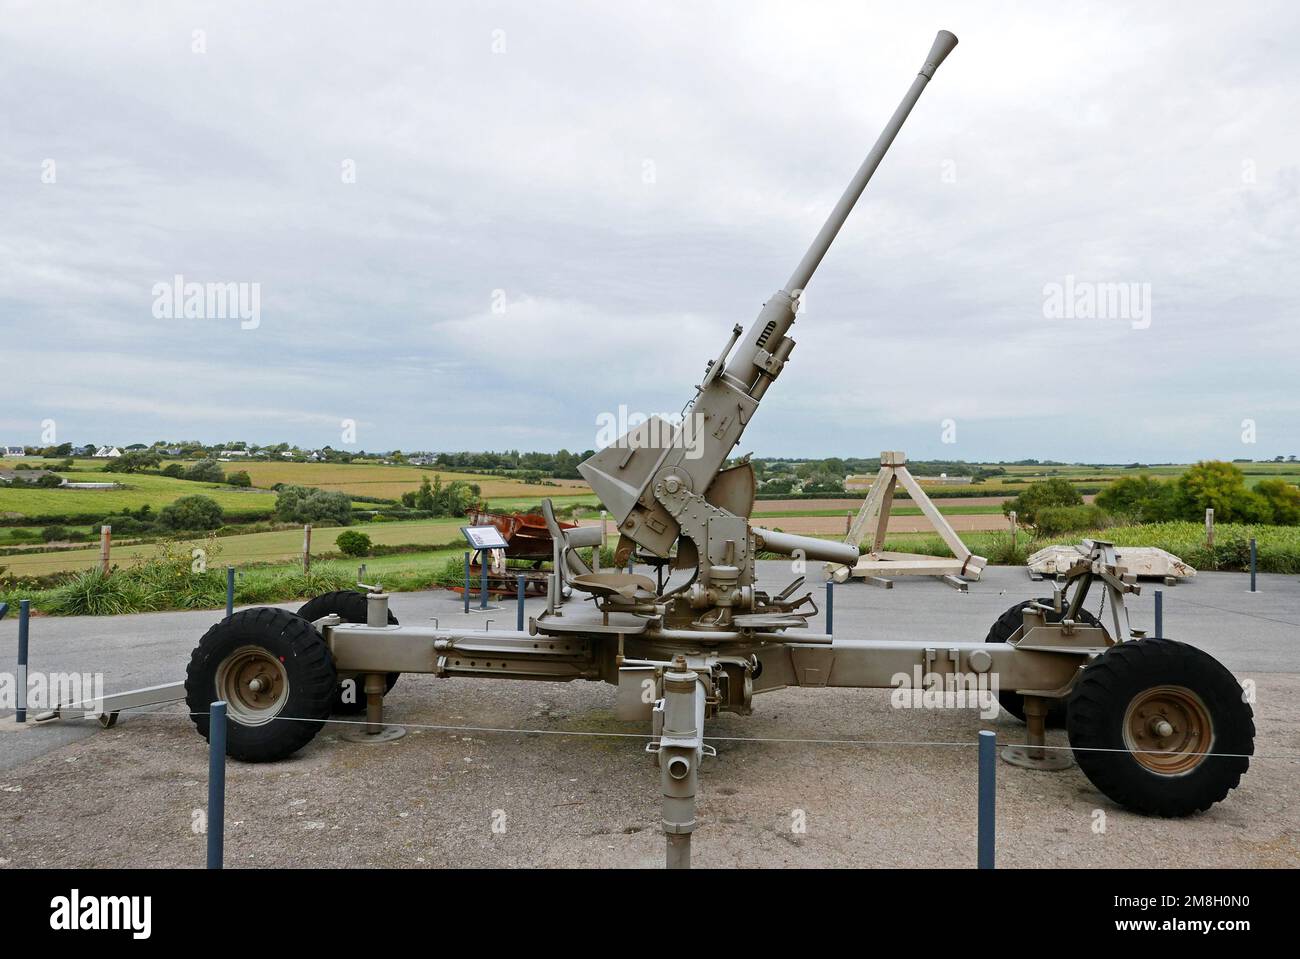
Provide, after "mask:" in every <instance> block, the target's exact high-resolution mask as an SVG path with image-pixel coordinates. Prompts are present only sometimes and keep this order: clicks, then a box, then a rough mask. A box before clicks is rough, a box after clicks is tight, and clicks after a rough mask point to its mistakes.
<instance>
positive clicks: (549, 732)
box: [71, 706, 1300, 762]
mask: <svg viewBox="0 0 1300 959" xmlns="http://www.w3.org/2000/svg"><path fill="white" fill-rule="evenodd" d="M137 709H138V710H140V711H139V712H133V715H137V716H140V717H142V718H144V717H149V718H157V719H180V718H182V717H193V716H209V715H211V714H210V713H209V712H207V711H206V710H204V711H199V712H190V711H183V712H182V711H178V710H170V711H167V712H163V711H161V710H158V709H154V708H152V707H149V706H141V707H128V708H127V709H123V710H120V712H128V711H134V710H137ZM146 710H147V711H146ZM71 718H74V719H76V718H80V719H86V718H91V717H71ZM275 718H276V719H277V720H280V719H282V720H284V721H286V722H301V723H325V724H328V725H338V726H369V725H371V723H370V722H369V721H367V720H364V719H334V718H333V717H331V718H329V719H310V718H307V717H304V716H277V717H275ZM392 725H398V726H402V727H404V728H406V729H428V730H436V731H439V732H461V733H505V734H511V735H537V736H578V737H587V738H607V739H642V740H647V741H648V740H652V739H654V738H655V737H654V736H653V735H651V734H650V733H613V732H604V731H599V730H581V729H578V730H564V729H533V728H526V727H525V728H518V729H516V728H512V727H506V726H453V725H447V724H442V723H409V722H402V723H393V724H392ZM704 741H705V742H715V743H773V744H778V745H797V746H942V747H946V748H962V749H976V748H978V747H979V742H978V741H977V740H974V739H972V740H970V741H963V740H954V741H947V740H931V739H916V740H911V739H800V738H794V737H770V736H708V735H706V736H705V737H704ZM997 745H998V746H999V747H1001V746H1024V745H1025V743H1023V742H1006V741H999V742H998V743H997ZM1032 748H1035V749H1054V750H1067V749H1068V750H1070V751H1071V752H1103V753H1133V754H1150V755H1156V756H1173V755H1177V756H1222V757H1225V758H1231V759H1270V760H1279V761H1283V762H1300V750H1297V751H1296V752H1294V753H1291V754H1289V755H1280V754H1279V755H1270V754H1267V753H1219V752H1183V751H1182V750H1176V749H1118V748H1106V747H1101V746H1088V747H1075V746H1068V745H1067V746H1054V745H1047V744H1045V745H1043V746H1036V747H1032Z"/></svg>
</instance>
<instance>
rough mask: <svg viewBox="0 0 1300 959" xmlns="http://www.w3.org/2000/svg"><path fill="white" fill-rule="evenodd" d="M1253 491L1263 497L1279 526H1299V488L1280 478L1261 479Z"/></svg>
mask: <svg viewBox="0 0 1300 959" xmlns="http://www.w3.org/2000/svg"><path fill="white" fill-rule="evenodd" d="M1255 493H1256V494H1257V495H1259V496H1261V497H1263V498H1264V499H1265V500H1266V501H1267V502H1268V504H1269V507H1270V508H1271V509H1272V511H1273V522H1274V523H1276V524H1277V525H1279V526H1300V488H1297V487H1296V486H1294V485H1292V484H1291V483H1288V482H1287V481H1286V480H1282V479H1266V480H1261V481H1260V482H1259V483H1258V484H1256V486H1255Z"/></svg>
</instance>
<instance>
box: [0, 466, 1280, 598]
mask: <svg viewBox="0 0 1300 959" xmlns="http://www.w3.org/2000/svg"><path fill="white" fill-rule="evenodd" d="M25 462H26V463H27V464H28V465H30V466H33V467H39V466H42V465H44V464H42V463H41V462H40V461H39V460H36V459H27V460H25ZM102 464H103V461H102V460H77V461H76V462H75V463H74V464H73V467H72V468H71V469H69V470H63V469H58V470H57V472H58V473H59V475H61V476H64V477H66V478H67V479H68V480H70V481H73V482H100V483H102V482H106V481H107V482H116V483H118V484H119V488H115V489H109V490H68V489H30V490H29V489H23V490H14V489H6V488H0V518H3V521H4V523H5V524H6V525H4V526H0V547H3V548H5V552H6V553H7V555H0V576H4V577H6V578H19V579H21V578H26V577H42V576H48V575H51V574H55V573H63V572H72V571H78V570H86V569H90V568H92V567H95V566H96V565H98V562H99V549H98V545H97V544H96V543H87V544H86V545H85V546H77V545H76V544H69V545H68V546H67V547H66V548H61V549H58V550H56V551H44V550H41V549H39V548H38V547H39V545H40V544H39V534H40V530H41V528H42V527H43V526H46V525H52V524H65V525H67V526H69V527H72V528H74V529H80V530H82V532H83V533H88V532H90V530H91V527H92V526H93V524H94V523H95V522H97V521H98V520H99V519H100V518H102V517H104V516H108V515H110V514H115V513H120V512H122V511H124V510H128V509H129V510H132V511H138V510H139V509H140V508H141V507H144V506H148V507H149V508H150V509H151V510H152V511H153V513H154V514H155V515H156V514H157V512H158V511H159V510H160V509H161V508H162V507H164V506H166V505H168V504H169V503H172V502H174V501H175V500H177V499H179V498H180V497H182V496H187V495H192V494H196V493H198V494H202V495H204V496H210V497H212V498H213V499H214V500H216V501H217V503H218V504H219V505H220V506H221V507H222V509H223V511H224V514H225V517H226V522H227V523H232V524H235V525H232V526H228V527H227V528H226V529H224V530H223V531H222V535H221V536H220V537H219V538H218V539H217V540H216V542H217V544H218V550H217V551H216V553H215V554H214V555H212V556H211V557H210V562H211V563H215V564H221V565H224V564H231V565H234V566H237V567H240V568H241V569H242V568H245V567H266V568H268V569H270V568H273V567H275V566H284V567H285V568H286V569H287V568H288V567H289V566H290V565H295V566H296V567H297V568H299V569H300V568H301V560H302V538H303V537H302V531H301V529H300V528H297V527H295V528H292V529H278V530H276V529H272V530H267V529H266V528H265V527H266V525H267V524H266V523H265V521H266V520H268V519H270V518H271V514H272V511H273V509H274V506H275V495H274V492H273V491H272V490H271V489H270V487H271V486H273V485H276V484H281V483H283V484H290V485H300V486H313V487H318V488H321V489H325V490H331V491H338V492H343V493H345V494H347V495H349V496H353V497H362V499H359V500H354V502H353V506H354V508H355V509H357V510H360V511H368V510H373V509H375V507H376V505H377V504H376V503H374V502H372V501H371V500H375V499H379V500H389V501H391V500H395V499H398V498H399V497H400V496H401V494H402V493H406V492H410V491H413V490H415V489H417V488H418V486H419V483H420V480H421V479H422V478H424V477H428V478H429V479H430V480H433V479H434V478H435V477H438V478H441V480H442V482H443V483H444V484H447V483H450V482H453V481H456V480H460V481H465V482H471V483H476V484H478V485H479V486H480V488H481V490H482V491H483V494H484V496H485V498H486V499H487V501H488V505H489V507H490V508H492V509H496V510H502V511H515V510H523V509H527V508H532V507H535V506H536V505H537V503H538V502H539V501H540V500H541V499H542V498H543V497H548V496H549V497H551V498H553V499H554V500H555V502H556V506H557V508H560V509H562V510H565V509H568V510H571V511H572V513H573V515H574V516H575V517H576V518H577V519H579V520H580V521H582V522H592V521H595V520H596V519H597V517H598V516H599V509H600V504H599V503H598V501H597V500H596V498H595V496H594V495H593V494H592V493H591V491H590V489H589V488H588V487H587V486H586V485H585V484H584V483H583V482H582V481H580V480H553V481H548V482H547V483H545V484H538V483H531V484H530V483H525V482H522V481H520V480H517V479H512V478H509V477H500V476H490V475H483V474H473V473H456V472H450V471H446V470H433V469H425V468H420V467H414V466H403V465H385V464H382V463H375V462H370V463H351V464H345V463H302V462H287V461H286V462H274V461H271V462H267V461H250V462H239V461H232V462H224V463H222V467H223V469H225V470H226V471H227V473H232V472H235V471H237V470H244V471H247V472H248V474H249V476H250V479H251V481H252V483H253V487H252V488H249V489H239V488H235V487H231V486H227V485H223V484H213V483H200V482H192V481H187V480H181V479H174V478H171V477H166V476H159V475H157V474H154V473H131V474H115V473H105V472H103V471H102V469H101V467H102ZM13 465H14V461H8V462H6V463H0V468H6V467H8V468H12V466H13ZM58 465H59V464H58V463H51V464H50V466H55V467H57V466H58ZM1238 465H1239V466H1240V467H1241V468H1242V469H1243V471H1244V472H1245V474H1246V481H1247V483H1248V484H1249V485H1253V484H1254V483H1256V482H1258V481H1260V480H1262V479H1266V478H1270V477H1277V478H1282V479H1286V480H1289V481H1295V480H1296V479H1298V478H1300V474H1297V469H1298V467H1297V465H1296V464H1294V463H1242V464H1238ZM1003 469H1005V471H1006V472H1005V474H1004V475H998V476H994V477H991V478H989V479H987V480H986V481H985V482H983V483H979V484H965V485H958V486H952V485H942V484H933V483H928V482H926V479H927V478H926V477H921V480H922V483H923V485H925V487H926V489H927V492H928V493H929V494H930V495H931V496H932V497H933V499H934V501H935V505H936V506H937V507H938V508H939V510H940V511H941V512H942V513H943V514H944V515H945V516H947V517H949V520H950V522H951V523H952V525H953V526H954V528H956V529H957V530H959V531H960V532H961V533H962V535H963V536H964V537H967V539H968V541H970V544H971V546H972V548H973V549H975V550H976V551H979V550H980V549H981V545H980V544H981V543H983V542H984V541H985V540H986V539H987V538H988V537H995V538H996V537H997V536H999V535H1003V534H1004V532H1005V531H1006V529H1007V520H1006V518H1005V517H1004V516H1003V515H1002V504H1003V502H1004V501H1005V499H1006V498H1007V497H1009V496H1013V495H1015V494H1016V493H1018V492H1020V491H1021V490H1023V489H1024V488H1026V486H1028V485H1029V484H1030V483H1033V482H1035V481H1039V480H1042V479H1045V478H1048V477H1060V478H1064V479H1067V480H1069V481H1070V482H1071V483H1073V484H1074V485H1075V486H1076V487H1078V488H1080V489H1082V490H1085V491H1086V490H1095V489H1099V488H1103V487H1104V486H1105V485H1106V484H1107V483H1109V482H1112V481H1114V480H1115V479H1118V478H1120V477H1123V476H1135V475H1143V474H1145V475H1152V476H1160V477H1165V478H1169V477H1174V476H1177V475H1179V474H1180V473H1181V472H1182V471H1183V470H1185V469H1186V467H1184V466H1178V465H1163V466H1153V467H1140V468H1134V467H1099V466H1078V465H1069V466H1042V465H1031V466H1023V465H1017V466H1006V467H1003ZM963 494H964V495H963ZM1093 498H1094V497H1093V494H1091V493H1088V492H1085V494H1084V499H1085V501H1091V500H1092V499H1093ZM861 503H862V499H861V496H860V495H845V496H841V497H832V498H802V497H798V496H792V497H784V498H771V499H760V500H759V501H758V502H756V503H755V509H754V514H753V519H754V521H755V523H756V524H759V525H763V526H767V527H774V528H777V529H781V530H784V531H786V532H790V533H800V534H804V535H813V536H822V537H827V538H833V539H839V538H840V537H842V536H843V535H844V533H845V530H846V529H847V525H848V522H849V518H850V517H851V516H854V515H856V513H857V510H858V508H859V507H860V506H861ZM362 515H363V514H362V513H358V516H362ZM364 515H366V516H368V515H369V514H368V513H366V514H364ZM251 520H258V521H262V527H261V528H252V529H250V530H249V531H248V532H243V531H242V530H241V526H240V525H239V524H242V523H245V522H248V521H251ZM462 522H463V521H462V520H461V519H460V518H459V517H450V518H445V519H410V520H405V519H404V520H400V521H396V522H364V521H363V522H360V523H355V524H354V525H353V527H352V528H354V529H358V530H360V531H362V532H364V533H366V535H368V536H369V537H370V539H371V541H372V543H373V544H374V545H376V546H379V547H388V548H392V547H402V548H403V549H404V551H403V552H401V553H400V554H396V555H392V554H390V555H385V556H378V557H368V558H367V559H366V560H364V561H365V562H367V566H368V568H369V569H372V570H383V571H387V570H392V571H398V570H404V571H411V570H416V569H419V570H427V569H431V568H432V567H433V566H436V565H437V564H438V563H440V562H441V561H442V559H443V558H444V556H445V555H447V554H448V544H449V543H453V542H455V541H457V540H458V538H459V534H458V527H459V526H460V525H461V524H462ZM609 529H610V532H611V533H614V532H615V531H614V529H613V524H612V522H611V523H610V524H609ZM929 529H930V527H929V524H928V523H927V522H926V520H925V519H924V517H923V516H922V515H921V511H920V509H919V508H918V507H917V506H916V505H915V504H913V503H911V502H910V501H909V500H907V499H899V500H896V501H895V503H894V507H893V510H892V511H891V514H890V524H889V531H890V537H891V539H892V538H894V537H908V538H909V539H910V538H912V537H916V536H918V535H921V534H925V533H927V532H928V531H929ZM338 532H339V530H338V529H334V528H328V527H325V526H321V527H318V528H317V529H316V530H315V533H314V536H313V542H312V552H313V555H314V556H317V557H320V556H322V554H333V553H336V552H337V550H336V547H335V545H334V539H335V537H336V535H337V533H338ZM1116 535H1120V534H1118V533H1116ZM1171 535H1172V534H1171ZM155 538H156V537H155ZM923 538H924V537H923ZM1185 538H1186V537H1185V536H1184V535H1183V534H1182V533H1181V532H1180V533H1179V534H1178V535H1177V536H1172V539H1174V540H1178V541H1179V542H1181V541H1182V540H1183V539H1185ZM931 539H933V541H934V543H936V544H937V543H938V539H937V537H931ZM928 541H929V540H926V542H928ZM205 542H206V541H205V540H202V539H199V538H195V537H193V536H190V537H186V538H185V539H184V540H182V542H181V545H183V546H184V548H185V549H186V550H189V549H192V548H195V547H199V546H204V545H205ZM918 542H919V541H918ZM1025 542H1028V539H1027V538H1022V543H1025ZM24 544H27V545H24ZM900 545H901V544H900ZM995 545H996V544H993V543H990V546H989V548H992V547H993V546H995ZM905 548H912V547H911V546H908V547H905ZM916 548H919V549H922V550H923V551H924V547H921V546H919V545H918V546H917V547H916ZM157 549H158V547H157V545H156V544H155V543H153V542H149V541H135V540H133V539H132V538H131V537H129V536H123V535H122V534H121V533H119V534H118V536H117V537H116V538H115V540H114V543H113V551H112V562H113V564H114V565H117V566H118V567H120V568H124V567H127V566H131V565H133V564H137V563H140V562H143V561H145V560H147V559H148V558H149V557H151V556H153V555H154V554H155V553H156V552H157ZM20 550H21V551H20ZM993 551H994V552H996V549H993ZM361 561H362V560H358V561H356V562H361ZM348 562H352V561H348ZM352 568H353V570H354V571H355V564H353V566H352Z"/></svg>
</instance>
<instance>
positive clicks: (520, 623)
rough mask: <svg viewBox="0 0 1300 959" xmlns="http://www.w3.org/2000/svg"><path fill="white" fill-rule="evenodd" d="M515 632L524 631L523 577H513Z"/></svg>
mask: <svg viewBox="0 0 1300 959" xmlns="http://www.w3.org/2000/svg"><path fill="white" fill-rule="evenodd" d="M515 589H516V593H515V630H516V631H518V632H521V633H522V632H523V631H524V576H523V575H522V574H520V575H519V576H516V577H515Z"/></svg>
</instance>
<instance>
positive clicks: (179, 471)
mask: <svg viewBox="0 0 1300 959" xmlns="http://www.w3.org/2000/svg"><path fill="white" fill-rule="evenodd" d="M162 475H163V476H170V477H171V478H172V479H183V478H184V477H185V467H184V466H182V465H181V464H180V463H168V464H167V465H166V466H164V467H163V468H162Z"/></svg>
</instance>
